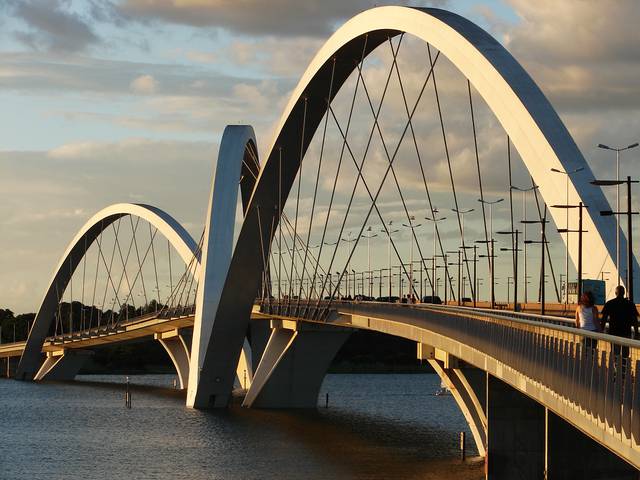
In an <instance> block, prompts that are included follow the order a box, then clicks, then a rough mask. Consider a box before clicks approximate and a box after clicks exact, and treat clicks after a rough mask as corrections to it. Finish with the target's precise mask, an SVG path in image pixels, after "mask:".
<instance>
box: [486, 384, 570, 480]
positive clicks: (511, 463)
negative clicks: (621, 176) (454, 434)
mask: <svg viewBox="0 0 640 480" xmlns="http://www.w3.org/2000/svg"><path fill="white" fill-rule="evenodd" d="M487 426H488V430H487V478H488V479H490V480H502V479H504V480H529V479H531V480H539V479H542V478H545V476H544V474H545V471H544V470H545V409H544V407H543V406H542V405H540V404H539V403H537V402H536V401H534V400H532V399H530V398H529V397H527V396H526V395H524V394H522V393H520V392H519V391H517V390H516V389H514V388H512V387H510V386H509V385H507V384H506V383H504V382H503V381H501V380H498V379H497V378H495V377H493V376H491V375H488V378H487ZM574 454H575V456H576V459H577V458H578V457H579V456H580V453H579V452H578V451H577V450H576V451H574ZM556 478H561V477H556Z"/></svg>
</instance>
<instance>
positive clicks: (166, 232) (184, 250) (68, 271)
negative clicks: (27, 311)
mask: <svg viewBox="0 0 640 480" xmlns="http://www.w3.org/2000/svg"><path fill="white" fill-rule="evenodd" d="M126 215H132V216H136V217H139V218H141V219H143V220H145V221H147V222H148V223H150V224H151V225H153V226H154V227H155V228H157V229H158V231H159V232H160V233H161V234H162V235H163V236H164V237H165V238H166V239H167V240H168V241H169V243H171V245H172V246H173V248H175V249H176V251H177V252H178V254H179V255H180V257H181V258H182V260H183V261H184V262H185V264H186V265H189V264H190V263H191V259H192V258H193V256H194V255H195V256H197V255H198V245H197V243H196V242H195V241H194V240H193V238H192V237H191V235H189V233H188V232H187V231H186V230H185V229H184V228H183V227H182V225H180V224H179V223H178V222H177V221H176V220H175V219H174V218H173V217H172V216H171V215H169V214H168V213H165V212H164V211H162V210H161V209H159V208H156V207H152V206H151V205H144V204H134V203H117V204H115V205H111V206H109V207H107V208H104V209H102V210H100V211H99V212H98V213H96V214H95V215H94V216H93V217H91V218H90V219H89V220H88V221H87V222H86V223H85V224H84V225H83V226H82V228H81V229H80V230H79V231H78V233H77V234H76V236H75V237H74V239H73V240H72V241H71V243H69V246H68V247H67V249H66V250H65V252H64V254H63V255H62V257H61V259H60V261H59V262H58V266H57V267H56V269H55V271H54V274H53V276H52V278H51V281H50V282H49V288H48V289H47V291H46V293H45V295H44V298H43V299H42V302H41V304H40V308H39V309H38V313H37V314H36V318H35V319H34V322H33V326H32V327H31V330H30V331H29V337H28V338H27V343H26V345H25V349H24V352H23V354H22V357H21V358H20V363H19V365H18V369H17V371H16V378H17V379H20V380H32V379H33V378H34V376H35V374H36V373H37V372H38V370H39V368H40V363H41V361H40V355H41V351H42V345H43V343H44V340H45V338H46V336H47V333H48V332H49V328H50V327H51V322H52V321H53V318H54V315H55V311H56V307H57V305H58V301H59V298H58V292H59V291H64V290H65V289H66V287H67V284H68V283H69V280H70V279H71V277H72V275H73V272H74V271H75V269H76V267H77V266H78V265H79V264H80V261H81V260H82V258H83V257H84V255H85V253H86V252H87V250H88V249H89V247H90V246H91V245H92V243H93V242H94V241H95V240H96V238H98V236H99V235H100V234H101V233H102V232H103V231H104V230H105V229H106V228H108V227H109V226H110V225H111V224H112V223H113V222H115V221H116V220H118V219H119V218H122V217H124V216H126ZM197 265H198V262H193V273H194V275H196V276H197V275H198V273H199V272H198V269H197Z"/></svg>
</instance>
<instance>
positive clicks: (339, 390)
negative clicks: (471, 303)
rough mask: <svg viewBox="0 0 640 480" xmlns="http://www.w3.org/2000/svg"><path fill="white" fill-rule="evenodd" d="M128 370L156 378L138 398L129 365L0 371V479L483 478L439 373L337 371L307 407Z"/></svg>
mask: <svg viewBox="0 0 640 480" xmlns="http://www.w3.org/2000/svg"><path fill="white" fill-rule="evenodd" d="M130 378H131V382H132V383H134V384H138V385H147V386H146V387H134V388H133V393H132V406H133V408H131V409H130V410H128V409H126V408H124V400H123V391H124V390H123V387H122V385H118V384H117V383H122V382H123V381H124V377H122V376H107V375H105V376H81V377H78V380H80V381H79V382H72V383H40V384H35V383H26V382H17V381H13V380H0V479H2V480H13V479H31V480H38V479H43V480H44V479H46V480H63V479H64V480H71V479H82V480H85V479H106V480H111V479H113V480H129V479H163V480H164V479H172V480H173V479H189V480H200V479H225V480H236V479H238V480H240V479H242V480H244V479H298V478H304V479H309V480H311V479H322V480H327V479H368V480H377V479H389V478H398V479H405V478H411V479H413V478H415V479H419V478H421V479H424V478H482V476H481V475H480V474H479V472H481V468H480V467H479V466H477V465H475V466H474V467H473V468H471V467H469V466H468V465H467V466H462V465H460V464H459V461H458V460H457V456H458V455H459V451H458V448H459V447H458V442H459V433H460V432H461V431H466V432H467V438H468V439H469V440H468V442H467V443H468V454H469V455H475V452H474V450H475V447H474V446H473V441H472V439H471V435H470V433H469V431H468V428H467V425H466V423H465V421H464V418H463V416H462V414H461V413H460V411H459V410H458V408H457V406H456V404H455V402H454V400H453V398H452V397H451V396H435V395H433V394H434V392H435V391H436V390H437V389H438V388H439V386H440V381H439V379H438V377H437V376H436V375H429V374H418V375H391V374H387V375H362V374H358V375H328V376H327V377H326V379H325V382H324V385H323V388H322V392H321V395H320V399H321V402H320V403H321V408H319V409H318V411H317V412H307V413H300V412H291V411H286V412H285V411H261V410H247V409H243V408H240V407H238V406H234V407H232V408H230V409H229V410H226V411H222V412H203V411H197V410H192V409H187V408H185V406H184V397H183V396H182V395H180V394H179V393H178V392H175V391H171V390H169V389H160V388H154V387H170V386H171V385H172V383H173V379H174V378H175V377H174V376H173V375H144V376H132V377H130ZM98 382H104V383H98ZM326 392H329V408H326V409H325V408H324V398H325V393H326ZM470 469H471V470H470ZM469 475H471V476H469Z"/></svg>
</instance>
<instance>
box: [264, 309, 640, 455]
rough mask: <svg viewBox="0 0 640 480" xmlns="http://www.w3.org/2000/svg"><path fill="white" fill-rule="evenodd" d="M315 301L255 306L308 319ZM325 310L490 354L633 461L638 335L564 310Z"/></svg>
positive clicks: (638, 451) (637, 439)
mask: <svg viewBox="0 0 640 480" xmlns="http://www.w3.org/2000/svg"><path fill="white" fill-rule="evenodd" d="M316 302H317V301H314V302H313V307H308V306H306V305H304V302H301V304H300V305H299V306H296V305H293V302H291V303H289V304H288V305H287V304H279V303H277V302H274V301H269V302H266V303H264V304H263V306H262V308H261V310H262V311H263V312H264V313H270V314H275V315H281V316H291V317H299V318H301V319H303V320H304V319H305V317H304V314H305V313H306V314H308V315H311V317H310V318H312V319H313V315H314V313H317V312H318V310H317V309H315V306H316ZM323 304H324V301H322V302H320V304H319V307H320V308H322V306H323ZM325 306H326V305H325ZM331 310H332V312H333V313H342V314H354V315H361V316H369V317H372V318H380V319H388V320H390V321H394V322H403V323H408V324H412V325H416V326H418V327H420V328H424V329H427V330H430V331H433V332H435V333H438V334H441V335H444V336H447V337H449V338H452V339H455V340H457V341H459V342H461V343H463V344H465V345H467V346H469V347H472V348H474V349H476V350H478V351H480V352H482V353H484V354H485V355H488V356H490V357H492V358H494V359H496V360H497V361H499V362H501V363H503V364H504V365H506V366H508V367H510V368H513V369H514V370H516V371H517V372H518V373H519V374H521V375H524V376H525V377H528V378H529V379H530V380H531V381H533V382H534V383H535V384H537V385H538V387H539V388H542V389H546V390H547V391H549V392H552V393H553V394H554V396H556V397H557V398H558V399H559V400H560V401H561V402H563V403H564V404H566V405H567V406H569V407H571V408H574V409H578V410H579V411H580V412H581V413H582V414H583V415H584V416H586V417H587V418H588V419H589V420H590V421H591V422H592V424H593V425H595V426H596V427H597V428H598V429H599V431H604V432H607V433H608V434H610V435H613V437H611V438H614V439H615V440H614V441H615V442H617V441H618V440H619V441H620V443H621V445H622V447H624V448H625V449H627V450H626V451H627V452H630V453H629V455H630V456H632V457H633V459H631V460H632V461H633V463H634V464H635V465H636V466H638V465H640V341H638V340H632V339H626V338H621V337H615V336H612V335H608V334H603V333H596V332H588V331H585V330H581V329H578V328H575V327H573V326H572V325H573V322H572V321H571V320H570V319H566V318H561V317H550V316H542V315H536V314H529V313H519V312H510V311H499V312H496V311H487V310H484V309H478V308H472V307H457V306H455V307H454V306H444V305H432V304H391V303H384V302H353V301H350V302H337V301H333V302H331ZM298 314H300V315H298ZM327 318H332V317H331V316H330V315H329V316H327V314H325V315H324V319H327ZM333 318H335V316H334V317H333ZM316 321H317V320H316ZM618 451H620V450H619V449H618Z"/></svg>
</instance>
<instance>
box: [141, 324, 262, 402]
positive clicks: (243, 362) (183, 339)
mask: <svg viewBox="0 0 640 480" xmlns="http://www.w3.org/2000/svg"><path fill="white" fill-rule="evenodd" d="M192 334H193V330H192V329H190V328H186V329H176V330H171V331H168V332H160V333H156V334H154V336H153V338H155V339H156V340H158V341H159V342H160V344H161V345H162V346H163V347H164V349H165V350H166V351H167V353H168V354H169V357H170V358H171V361H172V362H173V366H174V368H175V369H176V374H177V375H178V381H179V384H180V389H181V390H184V389H186V388H188V386H189V368H190V365H191V363H190V361H191V341H192ZM251 358H252V354H251V346H250V345H249V342H247V340H246V339H245V341H244V344H243V346H242V351H241V352H240V358H239V359H238V366H237V368H236V378H235V382H234V387H235V388H248V386H249V385H250V384H251V381H252V379H253V368H252V360H251Z"/></svg>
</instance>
